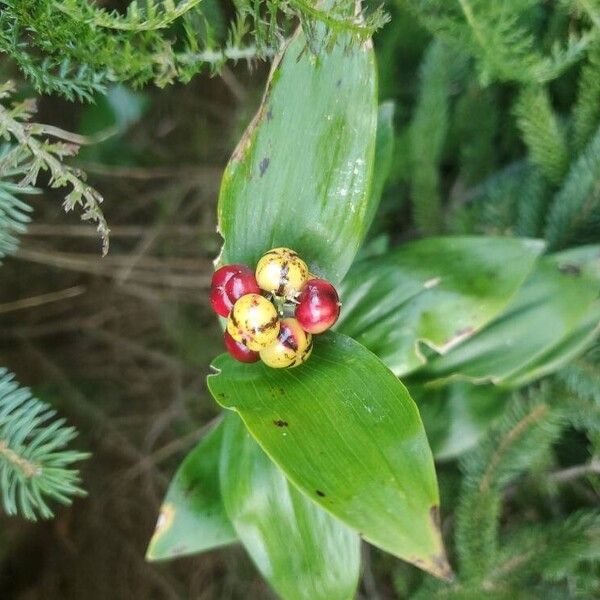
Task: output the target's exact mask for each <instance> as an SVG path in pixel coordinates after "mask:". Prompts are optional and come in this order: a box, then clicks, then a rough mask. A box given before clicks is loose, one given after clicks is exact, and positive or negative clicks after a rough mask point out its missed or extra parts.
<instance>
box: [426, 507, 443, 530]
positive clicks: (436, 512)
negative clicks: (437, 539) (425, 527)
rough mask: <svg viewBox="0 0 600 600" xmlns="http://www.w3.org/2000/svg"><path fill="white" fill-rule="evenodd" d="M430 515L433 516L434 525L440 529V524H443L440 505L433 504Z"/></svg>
mask: <svg viewBox="0 0 600 600" xmlns="http://www.w3.org/2000/svg"><path fill="white" fill-rule="evenodd" d="M429 516H430V517H431V520H432V521H433V526H434V527H435V528H436V529H439V528H440V524H441V521H440V507H439V506H437V505H434V506H432V507H431V508H430V509H429Z"/></svg>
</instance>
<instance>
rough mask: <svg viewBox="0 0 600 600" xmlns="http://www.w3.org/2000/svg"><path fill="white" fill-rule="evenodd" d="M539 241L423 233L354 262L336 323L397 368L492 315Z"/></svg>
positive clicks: (414, 363)
mask: <svg viewBox="0 0 600 600" xmlns="http://www.w3.org/2000/svg"><path fill="white" fill-rule="evenodd" d="M542 249H543V245H542V243H541V242H538V241H535V240H526V239H513V238H496V237H445V238H429V239H425V240H420V241H417V242H413V243H410V244H406V245H404V246H401V247H400V248H397V249H396V250H394V251H393V252H390V253H389V254H387V255H386V256H384V257H375V258H372V259H367V260H364V261H362V262H360V263H358V264H356V265H355V266H354V267H353V268H352V269H351V271H350V272H349V273H348V276H347V277H346V278H345V279H344V282H343V284H342V287H341V298H342V303H343V306H342V314H341V317H340V321H339V323H338V326H337V328H338V330H339V331H341V332H343V333H345V334H347V335H349V336H351V337H353V338H354V339H356V340H357V341H358V342H360V343H361V344H363V345H364V346H366V347H367V348H369V350H371V351H372V352H374V353H375V354H376V355H377V356H379V358H381V360H383V362H385V363H386V364H387V366H388V367H389V368H390V369H391V370H392V371H393V372H394V373H395V374H396V375H399V376H400V375H405V374H407V373H410V372H411V371H414V370H415V369H417V368H418V367H420V366H421V365H423V363H424V362H425V360H426V359H425V354H424V349H423V347H422V345H423V344H424V345H425V346H428V347H429V348H430V349H433V350H434V351H436V352H438V353H440V354H445V353H447V352H448V351H449V350H450V349H451V348H453V347H454V346H457V345H458V344H460V343H461V342H463V341H464V340H466V339H467V338H469V337H471V336H472V335H474V334H475V332H476V331H478V330H479V329H481V328H482V327H483V326H484V325H485V324H486V323H487V322H489V321H490V320H491V319H493V318H494V317H495V316H496V315H498V314H499V313H500V312H501V311H502V310H503V309H504V308H505V307H506V305H507V304H508V302H509V300H510V299H511V297H512V296H513V295H514V294H515V292H516V291H517V290H518V289H519V287H520V286H521V285H522V283H523V282H524V281H525V278H526V277H527V275H528V274H529V272H530V271H531V269H532V268H533V265H534V263H535V261H536V259H537V257H538V255H539V254H540V252H541V251H542Z"/></svg>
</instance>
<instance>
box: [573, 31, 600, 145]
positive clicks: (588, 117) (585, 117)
mask: <svg viewBox="0 0 600 600" xmlns="http://www.w3.org/2000/svg"><path fill="white" fill-rule="evenodd" d="M597 26H598V27H599V28H600V22H599V24H598V25H597ZM599 125H600V43H598V42H597V43H595V44H594V45H593V47H592V48H591V49H590V52H589V56H588V61H587V64H586V65H585V66H584V67H583V69H582V71H581V77H580V78H579V85H578V94H577V101H576V103H575V106H574V107H573V145H574V147H575V150H576V151H577V152H579V151H581V150H582V149H583V148H584V147H585V145H586V144H587V143H588V142H589V140H590V138H591V137H592V135H593V134H594V132H595V131H596V129H598V126H599Z"/></svg>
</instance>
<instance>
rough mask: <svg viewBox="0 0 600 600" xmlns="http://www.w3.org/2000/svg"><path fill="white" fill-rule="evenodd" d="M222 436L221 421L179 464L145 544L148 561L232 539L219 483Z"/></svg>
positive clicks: (232, 531)
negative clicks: (148, 540)
mask: <svg viewBox="0 0 600 600" xmlns="http://www.w3.org/2000/svg"><path fill="white" fill-rule="evenodd" d="M222 438H223V427H222V424H221V423H220V424H219V425H217V427H215V429H213V430H212V431H211V432H210V433H209V434H208V435H206V436H205V437H204V438H203V439H202V440H201V441H200V443H199V444H198V446H196V448H194V450H192V451H191V452H190V453H189V454H188V455H187V457H186V458H185V460H184V461H183V462H182V463H181V465H180V466H179V469H178V470H177V473H176V474H175V477H174V478H173V481H171V485H170V486H169V489H168V491H167V495H166V497H165V500H164V502H163V505H162V507H161V510H160V515H159V517H158V521H157V523H156V531H155V533H154V535H153V536H152V539H151V540H150V544H149V545H148V550H147V552H146V558H147V559H148V560H165V559H167V558H175V557H177V556H184V555H187V554H195V553H197V552H202V551H205V550H210V549H212V548H216V547H218V546H223V545H225V544H229V543H231V542H233V541H235V539H236V535H235V532H234V530H233V527H232V526H231V523H230V522H229V519H228V518H227V514H226V513H225V507H224V506H223V501H222V500H221V491H220V486H219V457H220V453H221V441H222Z"/></svg>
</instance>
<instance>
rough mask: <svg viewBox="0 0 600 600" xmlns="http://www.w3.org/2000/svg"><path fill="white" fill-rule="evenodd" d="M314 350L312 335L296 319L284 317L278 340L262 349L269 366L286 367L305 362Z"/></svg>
mask: <svg viewBox="0 0 600 600" xmlns="http://www.w3.org/2000/svg"><path fill="white" fill-rule="evenodd" d="M311 352H312V335H310V333H306V331H304V329H302V327H301V326H300V323H298V321H297V320H296V319H293V318H289V319H282V320H281V328H280V330H279V335H278V336H277V341H276V342H275V343H274V344H272V345H271V346H268V347H267V348H265V349H264V350H261V351H260V358H261V359H262V361H263V362H264V363H265V364H266V365H267V366H269V367H273V368H274V369H286V368H290V367H297V366H299V365H301V364H302V363H304V362H305V361H306V360H307V359H308V357H309V356H310V353H311Z"/></svg>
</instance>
